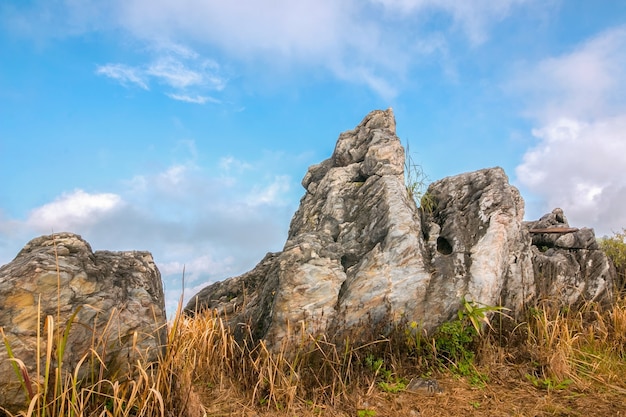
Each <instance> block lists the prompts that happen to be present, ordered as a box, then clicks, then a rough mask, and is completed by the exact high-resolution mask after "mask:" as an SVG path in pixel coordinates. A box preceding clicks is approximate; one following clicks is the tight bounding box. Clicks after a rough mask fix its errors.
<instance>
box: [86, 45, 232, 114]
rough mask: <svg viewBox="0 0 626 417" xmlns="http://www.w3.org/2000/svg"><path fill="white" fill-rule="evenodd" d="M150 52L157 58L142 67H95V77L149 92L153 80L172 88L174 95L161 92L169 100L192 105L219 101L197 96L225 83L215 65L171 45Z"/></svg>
mask: <svg viewBox="0 0 626 417" xmlns="http://www.w3.org/2000/svg"><path fill="white" fill-rule="evenodd" d="M152 50H153V53H155V54H156V55H157V56H156V57H155V58H153V59H152V60H151V61H150V62H148V63H146V64H145V65H140V66H129V65H125V64H119V63H116V64H114V63H110V64H106V65H101V66H99V67H98V68H97V69H96V74H98V75H103V76H106V77H109V78H112V79H114V80H117V81H118V82H119V83H120V84H122V85H123V86H128V85H129V84H135V85H137V86H139V87H141V88H143V89H144V90H149V87H148V83H149V81H154V82H156V83H159V84H161V85H164V86H167V87H169V88H172V89H174V90H175V91H174V92H166V93H165V95H167V96H168V97H170V98H171V99H173V100H178V101H184V102H187V103H194V104H205V103H206V102H212V103H216V104H219V103H220V100H217V99H215V98H212V97H209V96H206V95H202V94H199V93H198V92H203V91H206V90H211V91H222V90H223V89H224V88H225V87H226V84H227V80H226V79H225V78H223V77H222V76H220V75H219V74H218V73H219V65H218V64H217V63H216V62H214V61H212V60H209V59H204V58H202V57H201V56H200V55H199V54H198V53H196V52H195V51H193V50H192V49H190V48H188V47H186V46H183V45H179V44H175V43H172V42H167V43H157V44H156V46H154V47H153V48H152Z"/></svg>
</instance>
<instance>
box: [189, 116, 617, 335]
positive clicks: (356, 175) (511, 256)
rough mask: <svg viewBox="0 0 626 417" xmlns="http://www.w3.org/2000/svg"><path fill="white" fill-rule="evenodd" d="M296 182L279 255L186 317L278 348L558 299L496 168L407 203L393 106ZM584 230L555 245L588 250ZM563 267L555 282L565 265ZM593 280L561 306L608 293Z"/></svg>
mask: <svg viewBox="0 0 626 417" xmlns="http://www.w3.org/2000/svg"><path fill="white" fill-rule="evenodd" d="M302 185H303V186H304V188H305V189H306V193H305V195H304V197H303V198H302V200H301V202H300V207H299V208H298V210H297V212H296V213H295V215H294V217H293V219H292V222H291V226H290V230H289V235H288V238H287V242H286V243H285V246H284V248H283V250H282V251H281V252H278V253H272V254H268V255H267V256H266V257H265V258H264V259H263V260H262V261H261V263H259V265H257V266H256V267H255V268H254V269H253V270H252V271H250V272H248V273H246V274H244V275H241V276H239V277H235V278H231V279H228V280H225V281H223V282H220V283H216V284H213V285H211V286H209V287H207V288H205V289H204V290H202V291H201V292H200V293H199V294H198V295H196V296H194V297H192V299H191V301H190V302H189V304H188V305H187V306H186V308H185V311H186V312H187V313H188V314H194V312H196V311H197V310H203V309H212V310H216V311H217V312H218V313H220V314H223V315H224V317H226V319H227V322H228V323H229V324H230V326H231V327H234V328H235V329H236V334H237V335H238V337H240V338H241V337H246V336H251V337H252V338H253V339H265V340H266V341H267V342H268V344H269V345H270V346H277V345H278V344H279V343H280V342H282V341H285V340H288V339H289V337H290V336H293V334H294V333H295V332H296V331H301V330H304V331H306V332H310V333H313V334H316V333H324V334H325V335H326V336H327V337H328V338H330V339H331V340H341V339H342V338H343V337H345V336H346V335H348V334H349V335H350V336H351V338H352V340H358V339H361V340H366V339H371V338H376V337H379V336H380V335H381V334H384V333H386V332H388V331H389V330H391V329H392V328H393V327H394V326H396V325H398V324H402V323H406V322H412V321H415V322H417V323H419V324H420V325H421V326H423V328H424V329H425V330H426V331H432V330H434V329H435V328H436V327H437V326H439V325H440V324H441V323H443V322H444V321H447V320H450V319H451V318H453V317H454V316H455V314H456V313H457V311H458V309H459V308H460V307H461V305H462V302H461V300H462V299H463V298H465V299H466V300H468V301H474V302H477V303H482V304H486V305H492V306H493V305H500V306H505V307H508V308H509V309H511V310H512V312H511V314H516V313H519V312H521V311H522V310H523V308H524V306H525V305H526V304H528V303H530V302H533V301H534V300H536V299H537V298H538V297H542V296H544V295H546V294H554V295H558V296H560V294H559V293H557V292H555V291H554V290H553V286H552V284H550V285H547V283H548V282H547V281H546V280H544V279H538V278H537V276H536V275H537V273H538V272H537V271H540V272H541V271H543V269H541V268H539V267H537V266H536V265H533V260H534V259H539V257H538V255H537V254H536V252H538V251H537V250H536V247H534V246H533V245H532V238H531V235H532V236H534V234H532V233H530V231H529V230H528V229H529V227H530V226H529V225H525V224H524V223H523V222H522V219H523V215H524V201H523V199H522V198H521V196H520V194H519V192H518V190H517V189H516V188H515V187H512V186H511V185H510V184H509V182H508V178H507V176H506V174H505V173H504V171H503V170H502V169H501V168H491V169H485V170H480V171H477V172H471V173H466V174H461V175H457V176H454V177H449V178H445V179H442V180H440V181H437V182H435V183H433V184H431V186H430V187H429V189H428V192H427V197H426V200H425V201H427V202H428V204H425V207H424V208H423V209H421V210H419V209H418V208H417V207H416V205H415V202H414V201H413V200H412V199H411V198H409V196H408V192H407V189H406V186H405V182H404V149H403V147H402V145H401V143H400V140H399V139H398V137H397V136H396V133H395V119H394V116H393V113H392V111H391V109H389V110H387V111H374V112H372V113H370V114H369V115H367V116H366V117H365V119H363V121H362V122H361V123H360V124H359V125H358V126H357V127H356V129H354V130H350V131H347V132H344V133H342V134H341V135H340V136H339V139H338V141H337V145H336V147H335V150H334V152H333V155H332V156H331V158H329V159H327V160H325V161H323V162H322V163H320V164H317V165H313V166H312V167H310V168H309V170H308V172H307V173H306V175H305V176H304V179H303V181H302ZM544 217H545V216H544ZM548 217H549V218H546V219H542V221H544V222H543V223H540V224H539V223H538V224H536V225H535V226H536V227H543V228H547V227H551V226H553V223H554V224H566V223H564V222H566V220H565V216H564V215H563V213H562V212H560V213H559V212H558V211H557V212H553V213H552V214H551V216H548ZM559 222H560V223H559ZM531 226H532V225H531ZM583 230H584V229H583ZM584 233H586V232H583V233H582V234H579V235H575V238H574V240H575V241H574V242H570V241H569V240H567V239H570V238H563V239H561V241H559V243H558V245H569V247H570V248H573V247H576V246H577V245H582V244H585V245H587V246H585V247H591V246H592V245H591V244H590V243H589V242H588V239H589V236H588V235H585V234H584ZM556 240H558V238H557V239H555V243H554V244H555V245H557V243H556ZM581 242H583V243H581ZM585 242H587V243H585ZM542 256H544V255H542ZM580 256H583V255H582V254H581V255H580ZM585 256H586V255H585ZM594 256H596V255H594ZM598 256H599V255H598ZM594 259H595V258H594ZM585 260H587V261H588V260H589V259H588V258H584V257H580V258H577V260H576V261H577V262H583V261H585ZM600 261H601V260H600V259H598V260H597V262H598V263H601V262H600ZM594 262H595V261H594ZM559 265H560V266H559V268H561V267H562V268H565V265H566V263H565V262H563V261H559ZM568 265H569V264H568ZM572 265H573V264H572ZM577 265H579V266H580V265H581V264H580V263H578V264H577ZM586 265H588V264H586ZM568 268H569V267H568ZM581 268H582V267H581ZM563 271H564V272H563V274H561V275H559V278H558V279H555V280H554V282H558V283H559V285H560V283H561V281H563V283H566V282H567V275H565V274H566V273H567V272H566V271H571V269H567V268H565V269H563ZM581 271H582V269H581ZM587 272H589V274H587ZM597 274H600V275H599V276H598V275H597ZM603 274H604V269H602V267H600V266H599V267H598V268H587V269H585V273H582V272H581V273H580V274H578V276H580V277H582V276H583V275H584V276H585V278H584V280H585V284H581V283H579V282H575V283H574V282H570V284H572V285H573V286H574V287H576V288H578V289H577V290H575V291H574V292H573V293H572V294H568V295H566V296H564V297H563V298H562V300H563V302H567V303H569V302H571V301H572V300H573V299H574V298H576V297H574V295H573V294H586V295H588V294H591V293H593V294H595V295H596V296H597V297H600V298H603V297H608V296H609V295H610V294H609V292H608V291H607V290H606V289H607V288H608V286H609V285H611V277H610V276H609V275H603ZM576 279H577V278H576ZM594 280H595V281H594ZM592 281H593V283H592Z"/></svg>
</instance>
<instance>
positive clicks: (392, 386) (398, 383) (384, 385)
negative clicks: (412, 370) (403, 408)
mask: <svg viewBox="0 0 626 417" xmlns="http://www.w3.org/2000/svg"><path fill="white" fill-rule="evenodd" d="M378 388H380V389H381V390H382V391H384V392H388V393H390V394H397V393H398V392H402V391H404V390H405V389H406V380H405V379H404V378H396V380H395V381H393V382H388V381H381V382H379V383H378Z"/></svg>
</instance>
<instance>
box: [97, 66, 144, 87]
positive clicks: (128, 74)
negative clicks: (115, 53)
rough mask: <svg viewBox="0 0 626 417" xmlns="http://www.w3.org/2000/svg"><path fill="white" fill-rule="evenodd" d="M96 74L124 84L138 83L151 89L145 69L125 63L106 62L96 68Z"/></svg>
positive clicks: (137, 84)
mask: <svg viewBox="0 0 626 417" xmlns="http://www.w3.org/2000/svg"><path fill="white" fill-rule="evenodd" d="M96 74H98V75H103V76H105V77H108V78H112V79H114V80H116V81H118V82H119V83H120V84H122V85H123V86H129V85H136V86H138V87H140V88H143V89H144V90H149V88H148V82H147V79H146V78H147V77H145V74H144V71H142V70H141V69H139V68H133V67H130V66H128V65H124V64H106V65H100V66H98V67H97V68H96Z"/></svg>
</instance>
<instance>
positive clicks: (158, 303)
mask: <svg viewBox="0 0 626 417" xmlns="http://www.w3.org/2000/svg"><path fill="white" fill-rule="evenodd" d="M59 284H60V285H59ZM76 311H78V313H77V314H76V316H75V317H74V320H73V322H72V323H71V330H70V333H69V337H68V339H67V345H66V350H65V354H64V357H63V365H62V366H63V368H64V369H66V370H69V371H74V370H75V368H76V366H77V364H78V363H79V361H80V360H81V359H82V358H83V356H84V355H86V354H88V353H89V351H90V350H89V349H90V348H92V347H93V348H94V349H95V350H96V351H97V352H98V353H99V355H100V356H101V358H102V359H103V360H104V362H105V365H106V374H105V378H107V377H113V376H114V375H118V376H123V375H124V374H125V373H126V372H128V371H129V370H130V368H131V367H133V366H134V365H135V364H136V363H137V360H138V359H140V360H142V361H143V362H144V363H149V362H152V361H155V360H156V359H157V357H158V354H159V353H160V352H161V350H162V346H163V344H164V343H165V341H166V331H167V330H166V318H165V303H164V297H163V287H162V283H161V276H160V273H159V270H158V269H157V267H156V265H155V264H154V261H153V259H152V255H151V254H150V253H149V252H137V251H132V252H108V251H97V252H95V253H94V252H92V250H91V247H90V246H89V244H88V243H87V242H86V241H84V240H83V239H82V238H81V237H80V236H78V235H74V234H71V233H56V234H54V235H51V236H42V237H39V238H36V239H33V240H31V241H30V242H29V243H28V244H27V245H26V246H25V247H24V249H22V251H21V252H20V253H19V254H18V255H17V257H16V258H15V259H14V260H13V261H12V262H10V263H9V264H7V265H4V266H2V267H1V268H0V326H2V328H3V329H4V333H5V334H6V337H7V341H8V342H9V344H10V346H11V349H12V351H13V353H14V355H15V357H17V358H19V359H21V360H22V361H23V362H24V364H25V365H26V367H27V368H28V373H29V375H30V377H31V378H32V379H33V380H34V381H39V382H40V383H42V382H43V376H42V375H40V376H37V375H36V373H37V369H36V363H37V357H36V356H37V350H36V347H37V328H38V327H39V328H40V332H41V339H40V342H41V346H40V348H41V351H40V352H42V353H41V355H42V359H41V360H42V363H43V362H44V359H43V357H44V353H45V351H46V350H45V349H46V342H45V340H46V337H47V329H45V330H44V327H43V323H44V322H45V320H46V317H47V316H52V317H53V319H54V323H55V326H56V327H57V328H60V329H61V332H62V331H63V330H64V329H65V328H66V326H68V323H69V320H70V317H71V316H72V315H73V314H74V313H75V312H76ZM58 314H60V321H59V316H58ZM55 349H56V347H55ZM84 371H86V370H82V371H81V373H79V375H83V372H84ZM25 401H26V396H25V393H24V392H23V390H22V387H21V386H20V383H19V381H18V379H17V378H16V375H15V373H14V371H13V368H12V367H11V364H10V362H9V360H8V359H7V350H6V348H5V347H4V345H0V404H1V405H2V406H3V407H5V408H7V409H8V410H9V411H11V412H17V411H18V410H20V409H23V407H24V404H25Z"/></svg>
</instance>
